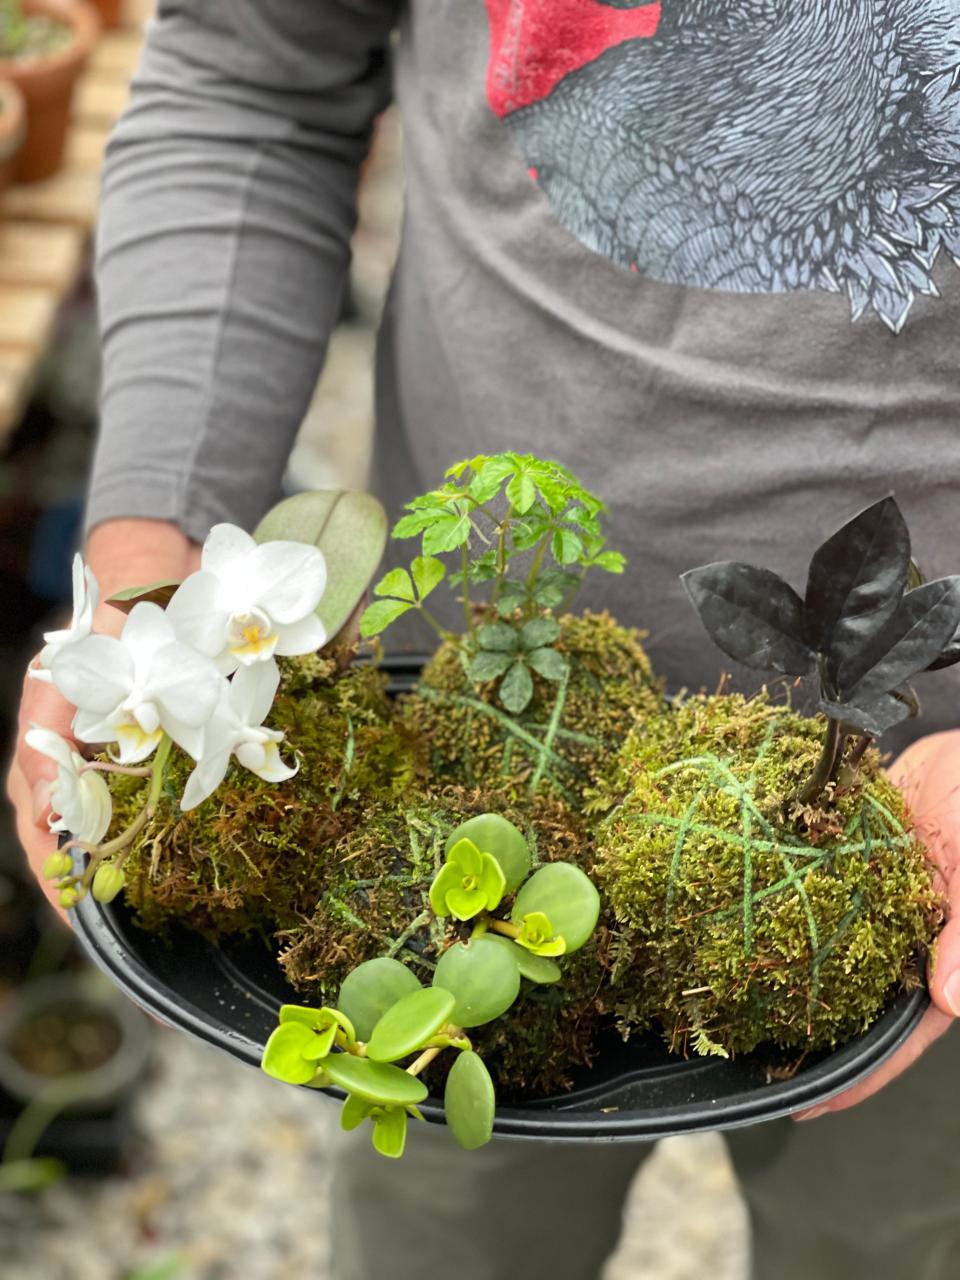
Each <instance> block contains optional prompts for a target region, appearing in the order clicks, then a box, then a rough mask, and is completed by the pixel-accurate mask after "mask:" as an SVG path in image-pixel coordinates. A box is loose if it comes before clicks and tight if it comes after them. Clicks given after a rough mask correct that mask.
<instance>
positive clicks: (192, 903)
mask: <svg viewBox="0 0 960 1280" xmlns="http://www.w3.org/2000/svg"><path fill="white" fill-rule="evenodd" d="M282 670H283V680H282V683H281V687H280V691H279V693H278V696H277V700H276V702H275V704H274V708H273V711H272V713H271V716H270V719H269V722H268V723H269V724H270V725H272V726H273V727H276V728H280V729H283V730H284V731H285V732H286V734H287V743H286V745H285V746H284V748H283V750H284V753H285V755H287V757H288V758H289V756H291V755H294V756H295V757H296V759H297V761H298V763H299V766H300V768H299V772H298V773H297V774H296V776H295V777H293V778H291V779H290V780H289V781H288V782H285V783H281V784H279V785H277V784H272V783H264V782H261V781H260V780H259V779H258V778H257V777H256V776H255V775H253V774H251V773H249V772H247V771H246V770H244V769H241V768H240V767H239V766H237V765H234V766H233V767H232V768H231V770H230V772H229V773H228V775H227V778H226V780H225V781H224V783H223V785H222V786H221V787H220V788H219V790H218V791H216V792H215V793H214V795H213V796H211V797H210V799H209V800H207V801H205V802H204V803H203V804H202V805H200V806H198V807H197V808H196V809H194V810H192V811H191V812H189V813H186V814H184V813H181V812H180V810H179V805H178V800H179V797H180V795H181V794H182V792H183V786H184V783H185V782H186V779H187V776H188V775H189V773H190V770H191V768H192V762H191V761H190V760H188V759H187V758H186V757H185V756H183V755H182V754H181V753H179V752H176V753H174V757H173V760H172V765H171V768H170V772H169V774H168V777H167V782H166V786H165V791H164V795H163V798H162V802H161V806H160V809H159V812H158V814H157V818H156V820H155V822H154V824H153V825H152V827H151V828H150V829H149V831H148V832H147V833H146V834H145V836H144V837H143V838H142V839H141V840H140V841H139V842H138V843H137V845H136V846H135V847H134V849H133V852H132V853H131V855H130V857H129V859H128V861H127V864H126V871H127V879H128V889H127V898H128V901H130V902H132V903H133V904H134V906H135V908H136V910H137V912H138V914H139V918H140V921H141V923H142V924H144V926H145V927H147V928H156V927H158V926H159V925H161V924H162V923H163V922H164V921H165V920H167V919H169V918H171V917H176V918H179V919H184V920H186V921H187V923H189V924H190V925H191V927H193V928H196V929H199V930H201V931H203V932H205V933H207V934H210V935H212V936H222V935H224V934H228V933H235V932H247V931H250V930H266V931H272V930H273V929H276V928H281V929H282V928H286V927H288V926H290V925H291V924H292V923H293V922H294V921H296V920H300V919H301V918H302V917H303V915H304V914H305V913H309V912H310V911H312V910H313V907H314V905H315V903H316V901H317V900H318V898H319V897H320V896H321V894H322V893H323V892H324V889H325V886H326V882H327V878H328V874H329V869H330V866H331V865H332V863H333V861H334V859H335V857H336V853H335V851H336V849H337V847H338V845H339V843H340V842H341V841H342V840H343V839H344V838H345V837H346V836H348V835H349V833H350V832H352V831H353V830H355V829H356V828H357V827H358V826H362V825H363V824H364V823H365V822H366V821H367V819H368V814H369V812H370V811H371V810H373V811H379V810H381V809H389V808H390V807H392V806H394V805H395V804H397V802H398V801H399V799H400V798H401V797H402V796H405V795H407V794H408V793H410V792H411V791H415V790H416V788H417V786H418V778H419V776H420V773H421V772H422V761H420V759H419V757H418V749H417V745H416V743H415V742H414V741H413V740H412V739H410V738H409V736H408V735H407V734H406V732H405V730H404V728H403V726H401V725H398V724H396V723H395V722H394V720H393V718H392V706H391V703H390V700H389V699H388V698H387V696H386V680H385V678H384V677H383V676H382V675H381V674H380V673H379V672H378V671H376V670H375V669H374V668H373V667H370V666H356V667H352V668H350V669H349V670H348V671H347V672H346V673H343V674H340V673H339V672H338V671H337V668H336V665H335V664H334V663H333V662H330V661H324V660H323V659H320V658H317V657H310V658H302V659H296V660H287V661H284V662H283V664H282ZM111 785H112V787H113V791H114V801H115V808H116V819H115V827H116V830H120V829H122V827H123V826H124V825H126V823H127V822H128V821H129V819H130V818H131V817H132V816H133V814H134V813H135V812H137V810H138V809H139V808H140V807H141V805H142V803H143V800H142V796H143V784H142V783H141V782H140V781H139V780H131V779H128V778H121V777H117V776H116V775H113V776H112V778H111Z"/></svg>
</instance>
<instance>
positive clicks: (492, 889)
mask: <svg viewBox="0 0 960 1280" xmlns="http://www.w3.org/2000/svg"><path fill="white" fill-rule="evenodd" d="M531 867H532V859H531V855H530V849H529V847H528V845H527V842H526V840H525V839H524V837H523V835H522V834H521V833H520V832H519V831H518V830H517V828H516V827H514V826H513V824H512V823H510V822H508V821H507V820H506V819H505V818H503V817H502V816H501V815H499V814H495V813H485V814H480V815H479V816H477V817H476V818H472V819H470V820H469V821H468V822H465V823H462V824H461V825H460V826H459V827H457V828H456V830H454V831H453V832H451V833H450V836H449V837H448V839H447V841H446V845H445V850H444V861H443V863H442V865H441V866H440V867H439V868H438V870H437V873H436V876H435V878H434V880H433V884H432V886H431V889H430V903H431V906H432V909H433V912H434V914H435V916H436V917H437V918H438V920H443V919H446V918H452V919H454V920H456V921H457V922H459V923H462V922H463V921H467V920H469V921H471V922H472V926H471V933H470V936H469V938H466V939H464V938H463V937H462V936H460V935H459V932H456V931H455V932H454V933H453V934H452V936H450V937H448V939H447V942H446V945H445V947H444V949H443V950H442V952H441V954H440V957H439V959H438V961H437V964H436V966H435V968H434V970H433V974H432V980H431V983H430V985H429V986H426V987H425V986H423V985H422V984H421V983H420V981H419V980H418V979H417V977H416V976H415V975H414V974H413V973H412V972H411V971H410V969H408V968H407V967H406V966H405V965H404V964H402V963H401V962H400V961H399V960H397V959H394V958H393V957H392V956H379V957H376V958H375V959H372V960H367V961H365V962H364V963H362V964H360V965H357V967H356V968H354V969H353V970H352V971H351V972H350V973H349V974H348V975H347V977H346V978H345V979H344V981H343V983H342V984H341V987H340V992H339V996H338V1000H337V1007H336V1008H320V1009H310V1008H305V1007H302V1006H299V1005H284V1006H283V1008H282V1009H281V1010H280V1018H279V1025H278V1026H277V1027H276V1028H275V1029H274V1031H273V1032H272V1034H271V1036H270V1038H269V1040H268V1041H267V1044H266V1046H265V1049H264V1053H263V1060H262V1064H261V1065H262V1068H263V1070H264V1071H265V1072H266V1073H267V1074H268V1075H271V1076H273V1077H275V1078H276V1079H278V1080H283V1081H286V1082H287V1083H289V1084H299V1085H308V1086H309V1087H311V1088H321V1089H322V1088H329V1087H331V1086H335V1087H338V1088H340V1089H342V1090H343V1091H344V1092H345V1093H346V1101H345V1103H344V1107H343V1111H342V1114H341V1123H342V1125H343V1127H344V1128H345V1129H355V1128H357V1127H358V1126H359V1125H360V1124H362V1123H363V1122H364V1121H365V1120H369V1121H371V1123H372V1125H373V1145H374V1147H375V1148H376V1150H377V1151H379V1152H380V1153H381V1154H382V1155H385V1156H389V1157H393V1158H397V1157H399V1156H401V1155H402V1154H403V1150H404V1145H405V1142H406V1131H407V1124H408V1121H409V1120H410V1119H411V1118H414V1119H422V1115H421V1113H420V1111H419V1110H418V1104H419V1103H421V1102H423V1101H424V1099H425V1098H426V1097H427V1088H426V1085H425V1084H424V1083H423V1081H422V1080H421V1079H420V1078H419V1077H420V1074H421V1073H422V1072H423V1071H424V1070H425V1069H426V1068H427V1067H429V1066H430V1064H431V1063H432V1062H434V1060H435V1059H436V1058H437V1057H439V1056H440V1055H441V1054H442V1053H443V1052H444V1051H447V1050H453V1051H455V1052H456V1054H457V1057H456V1060H455V1061H454V1063H453V1065H452V1067H451V1069H450V1071H449V1073H448V1076H447V1083H446V1089H445V1094H444V1108H445V1113H446V1117H447V1121H448V1124H449V1126H450V1130H451V1132H452V1133H453V1136H454V1138H455V1139H456V1140H457V1142H459V1143H460V1145H461V1146H463V1147H465V1148H467V1149H468V1150H471V1149H473V1148H474V1147H479V1146H482V1145H483V1144H484V1143H485V1142H487V1141H488V1140H489V1138H490V1135H491V1134H492V1132H493V1121H494V1115H495V1110H496V1101H495V1096H494V1087H493V1082H492V1080H491V1078H490V1073H489V1072H488V1070H487V1068H486V1066H485V1065H484V1063H483V1061H482V1060H481V1058H480V1057H479V1055H478V1054H477V1053H476V1052H475V1051H474V1049H473V1045H472V1043H471V1040H470V1038H469V1036H468V1034H467V1032H468V1031H469V1030H470V1029H472V1028H474V1027H480V1026H484V1025H486V1024H487V1023H489V1022H492V1021H494V1020H495V1019H496V1018H500V1017H502V1016H503V1015H504V1014H505V1013H507V1012H508V1010H509V1009H510V1008H511V1007H512V1006H513V1004H514V1003H515V1002H516V1000H517V998H518V996H519V995H520V991H521V985H522V980H523V979H526V980H527V981H528V982H532V983H545V984H549V983H555V982H558V981H559V980H560V978H561V977H562V973H561V970H560V968H559V966H558V965H556V964H555V963H554V961H553V960H552V959H551V958H550V957H552V956H560V955H565V954H569V953H570V952H573V951H576V950H578V949H579V948H580V947H582V946H583V945H584V944H585V943H586V942H587V940H588V939H589V937H590V935H591V934H592V933H593V930H594V928H595V927H596V923H597V919H598V917H599V911H600V897H599V894H598V893H597V890H596V889H595V888H594V886H593V884H592V883H591V881H590V880H589V878H588V877H587V876H586V875H585V874H584V873H583V872H582V871H581V870H580V869H579V868H578V867H575V866H573V865H572V864H569V863H562V862H555V863H548V864H547V865H546V866H543V867H540V868H539V869H538V870H536V871H534V872H533V874H532V875H531V874H530V871H531ZM518 890H519V892H518ZM511 893H515V894H516V897H515V899H514V902H513V907H512V911H511V914H510V918H509V919H503V918H500V917H498V916H495V915H494V914H493V912H494V911H495V910H496V909H497V908H498V907H499V906H500V904H501V901H502V899H503V898H504V896H505V895H506V894H511ZM459 923H458V928H459ZM407 1059H412V1061H410V1062H409V1063H408V1065H406V1066H405V1067H403V1066H400V1065H398V1064H400V1063H402V1062H404V1061H405V1060H407Z"/></svg>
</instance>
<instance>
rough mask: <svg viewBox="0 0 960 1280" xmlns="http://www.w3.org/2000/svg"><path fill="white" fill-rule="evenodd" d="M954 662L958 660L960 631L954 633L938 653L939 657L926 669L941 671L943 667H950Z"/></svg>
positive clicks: (959, 660) (959, 659)
mask: <svg viewBox="0 0 960 1280" xmlns="http://www.w3.org/2000/svg"><path fill="white" fill-rule="evenodd" d="M955 662H960V632H958V633H957V634H956V635H954V637H953V639H952V640H951V641H950V643H949V644H948V645H947V647H946V648H945V649H944V650H943V652H942V653H941V654H940V657H939V658H935V659H934V661H933V662H931V663H930V665H929V667H927V670H928V671H942V670H943V668H944V667H952V666H953V664H954V663H955Z"/></svg>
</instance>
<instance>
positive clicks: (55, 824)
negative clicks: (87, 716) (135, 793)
mask: <svg viewBox="0 0 960 1280" xmlns="http://www.w3.org/2000/svg"><path fill="white" fill-rule="evenodd" d="M26 743H27V746H29V747H33V749H34V751H39V752H40V753H41V754H42V755H45V756H48V757H49V758H50V759H51V760H53V761H55V763H56V765H57V777H56V781H55V782H53V783H52V784H51V786H50V807H51V809H52V810H53V812H54V814H55V815H57V816H56V817H55V818H54V817H51V818H50V830H51V831H67V832H69V833H70V834H71V835H72V836H73V837H74V838H75V839H76V840H82V841H83V842H84V844H99V843H100V841H101V840H102V839H103V837H104V836H105V835H106V834H107V828H108V827H109V826H110V819H111V817H112V816H113V805H112V803H111V800H110V788H109V787H108V786H107V784H106V781H105V780H104V778H103V776H102V775H101V774H99V773H96V772H95V771H94V770H93V769H86V768H85V765H86V761H85V760H84V758H83V756H81V755H79V754H78V753H77V752H76V751H74V749H73V748H72V747H71V745H70V743H69V742H67V741H66V739H65V738H61V737H60V735H59V733H54V732H53V730H52V729H41V728H39V727H38V726H36V725H34V726H33V728H32V729H29V730H28V731H27V734H26Z"/></svg>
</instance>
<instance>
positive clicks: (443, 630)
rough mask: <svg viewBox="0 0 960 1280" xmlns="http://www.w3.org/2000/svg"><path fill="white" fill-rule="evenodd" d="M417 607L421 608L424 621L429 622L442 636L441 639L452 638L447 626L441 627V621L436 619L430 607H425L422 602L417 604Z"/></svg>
mask: <svg viewBox="0 0 960 1280" xmlns="http://www.w3.org/2000/svg"><path fill="white" fill-rule="evenodd" d="M415 608H417V609H419V610H420V614H421V617H422V618H423V620H424V622H426V623H428V624H429V625H430V626H431V627H433V629H434V631H435V632H436V633H437V635H438V636H439V637H440V639H441V640H450V639H452V638H453V637H452V636H451V634H450V632H449V631H448V630H447V629H446V627H441V625H440V623H439V622H438V621H437V620H436V618H435V617H434V616H433V614H432V613H431V612H430V610H429V609H425V608H424V607H423V605H422V604H418V605H416V606H415Z"/></svg>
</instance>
